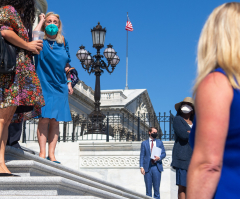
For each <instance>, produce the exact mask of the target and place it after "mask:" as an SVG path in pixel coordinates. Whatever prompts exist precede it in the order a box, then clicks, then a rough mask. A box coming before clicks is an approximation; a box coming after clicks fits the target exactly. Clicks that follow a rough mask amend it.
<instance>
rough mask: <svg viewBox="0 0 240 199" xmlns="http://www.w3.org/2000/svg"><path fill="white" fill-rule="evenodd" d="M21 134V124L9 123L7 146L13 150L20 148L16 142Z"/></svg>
mask: <svg viewBox="0 0 240 199" xmlns="http://www.w3.org/2000/svg"><path fill="white" fill-rule="evenodd" d="M21 133H22V122H20V123H11V124H10V125H9V127H8V140H7V145H9V146H12V147H15V148H20V145H19V143H18V141H19V140H20V138H21Z"/></svg>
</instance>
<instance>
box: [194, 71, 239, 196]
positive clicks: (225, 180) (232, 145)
mask: <svg viewBox="0 0 240 199" xmlns="http://www.w3.org/2000/svg"><path fill="white" fill-rule="evenodd" d="M213 72H220V73H223V74H224V75H226V74H225V72H224V70H223V69H222V68H217V69H215V70H214V71H213ZM233 92H234V94H233V100H232V104H231V108H230V119H229V128H228V134H227V138H226V144H225V149H224V154H223V167H222V173H221V177H220V180H219V183H218V186H217V190H216V193H215V195H214V197H213V198H214V199H226V198H230V199H238V198H240V192H239V184H238V183H239V180H240V90H238V89H233ZM196 125H197V119H196V118H195V120H194V123H193V128H192V131H191V133H190V144H191V146H192V147H193V148H194V139H195V130H196Z"/></svg>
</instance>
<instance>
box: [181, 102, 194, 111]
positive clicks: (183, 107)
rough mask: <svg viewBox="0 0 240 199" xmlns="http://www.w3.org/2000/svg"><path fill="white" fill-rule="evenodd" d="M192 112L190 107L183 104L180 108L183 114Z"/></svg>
mask: <svg viewBox="0 0 240 199" xmlns="http://www.w3.org/2000/svg"><path fill="white" fill-rule="evenodd" d="M192 110H193V109H192V107H191V106H189V105H187V104H184V105H182V107H181V111H182V112H183V113H190V112H191V111H192Z"/></svg>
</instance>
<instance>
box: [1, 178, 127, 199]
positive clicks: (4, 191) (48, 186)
mask: <svg viewBox="0 0 240 199" xmlns="http://www.w3.org/2000/svg"><path fill="white" fill-rule="evenodd" d="M58 195H72V196H76V195H79V196H95V197H100V198H106V199H107V198H109V199H111V198H116V199H126V198H125V197H122V196H119V195H116V194H112V193H109V192H106V191H103V190H100V189H96V188H94V187H90V186H87V185H83V184H81V183H77V182H75V181H72V180H68V179H65V178H62V177H2V178H0V196H1V198H2V196H47V197H48V196H58Z"/></svg>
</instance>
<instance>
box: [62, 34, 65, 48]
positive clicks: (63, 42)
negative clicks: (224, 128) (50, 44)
mask: <svg viewBox="0 0 240 199" xmlns="http://www.w3.org/2000/svg"><path fill="white" fill-rule="evenodd" d="M62 37H63V44H64V47H65V38H64V36H62Z"/></svg>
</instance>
